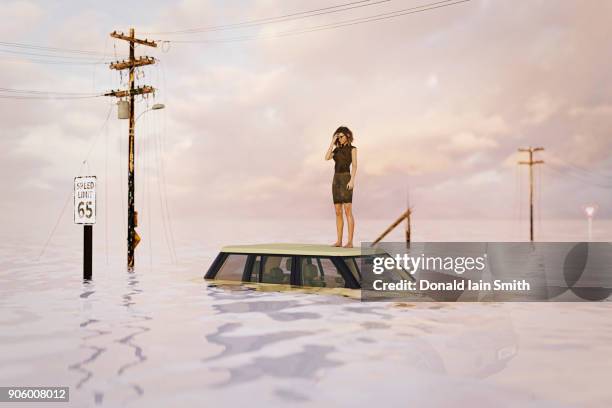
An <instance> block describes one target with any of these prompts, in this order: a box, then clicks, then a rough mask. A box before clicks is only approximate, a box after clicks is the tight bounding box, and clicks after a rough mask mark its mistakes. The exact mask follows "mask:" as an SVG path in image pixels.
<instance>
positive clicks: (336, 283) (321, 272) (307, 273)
mask: <svg viewBox="0 0 612 408" xmlns="http://www.w3.org/2000/svg"><path fill="white" fill-rule="evenodd" d="M302 283H303V284H304V286H314V287H322V288H343V287H345V282H344V279H343V278H342V275H341V274H340V272H338V269H336V266H335V265H334V263H333V262H332V261H331V259H329V258H315V257H304V258H302Z"/></svg>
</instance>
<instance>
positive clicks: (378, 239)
mask: <svg viewBox="0 0 612 408" xmlns="http://www.w3.org/2000/svg"><path fill="white" fill-rule="evenodd" d="M411 213H412V210H411V209H410V208H409V209H407V210H406V211H405V212H404V213H403V214H402V215H400V217H399V218H398V219H397V220H395V222H394V223H393V224H391V225H389V228H387V229H386V230H385V231H384V232H383V233H382V234H380V236H379V237H378V238H376V239H375V240H374V242H372V246H373V245H376V244H378V243H379V242H380V241H381V240H382V239H383V238H384V237H386V236H387V234H389V233H390V232H391V231H393V229H394V228H395V227H397V226H398V225H399V224H400V223H401V222H402V221H403V220H404V218H406V242H408V243H409V242H410V214H411Z"/></svg>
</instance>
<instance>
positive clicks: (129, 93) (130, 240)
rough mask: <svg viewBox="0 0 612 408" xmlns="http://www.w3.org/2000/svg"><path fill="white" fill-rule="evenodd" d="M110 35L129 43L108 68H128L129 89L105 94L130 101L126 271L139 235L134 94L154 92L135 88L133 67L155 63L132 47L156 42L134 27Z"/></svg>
mask: <svg viewBox="0 0 612 408" xmlns="http://www.w3.org/2000/svg"><path fill="white" fill-rule="evenodd" d="M110 36H111V37H113V38H116V39H119V40H123V41H127V42H129V44H130V57H129V59H128V60H123V61H116V62H113V63H111V64H110V69H116V70H118V71H119V70H124V69H127V70H129V89H127V90H117V91H111V92H109V93H107V94H105V95H106V96H114V97H117V98H125V97H128V98H129V102H130V107H129V108H130V117H129V119H130V125H129V129H130V130H129V142H128V229H127V268H128V271H130V272H131V271H133V270H134V249H135V248H136V245H138V242H139V241H140V237H138V234H137V233H136V222H137V221H136V214H135V210H134V127H135V120H134V96H136V95H144V94H149V93H153V92H155V89H154V88H153V87H151V86H146V85H144V86H141V87H138V88H136V87H135V81H134V69H135V68H137V67H141V66H145V65H151V64H155V59H154V58H152V57H140V58H136V57H135V55H134V47H135V45H136V44H140V45H146V46H148V47H157V43H156V42H155V41H152V40H148V39H144V40H141V39H138V38H136V36H135V33H134V29H133V28H130V34H129V35H125V34H124V33H118V32H117V31H113V32H112V33H111V34H110Z"/></svg>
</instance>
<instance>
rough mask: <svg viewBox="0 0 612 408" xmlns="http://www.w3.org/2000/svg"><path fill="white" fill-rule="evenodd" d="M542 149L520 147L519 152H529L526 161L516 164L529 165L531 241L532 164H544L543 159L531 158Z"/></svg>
mask: <svg viewBox="0 0 612 408" xmlns="http://www.w3.org/2000/svg"><path fill="white" fill-rule="evenodd" d="M542 150H544V148H543V147H531V146H529V147H521V148H519V149H518V151H519V152H526V153H529V160H528V161H520V162H518V164H524V165H527V166H529V239H530V240H531V242H533V166H534V165H536V164H544V160H533V153H534V152H539V151H542Z"/></svg>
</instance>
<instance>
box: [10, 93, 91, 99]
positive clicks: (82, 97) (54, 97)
mask: <svg viewBox="0 0 612 408" xmlns="http://www.w3.org/2000/svg"><path fill="white" fill-rule="evenodd" d="M101 96H103V95H94V96H58V95H45V96H42V95H41V96H34V95H1V94H0V98H2V99H33V100H44V99H91V98H99V97H101Z"/></svg>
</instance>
